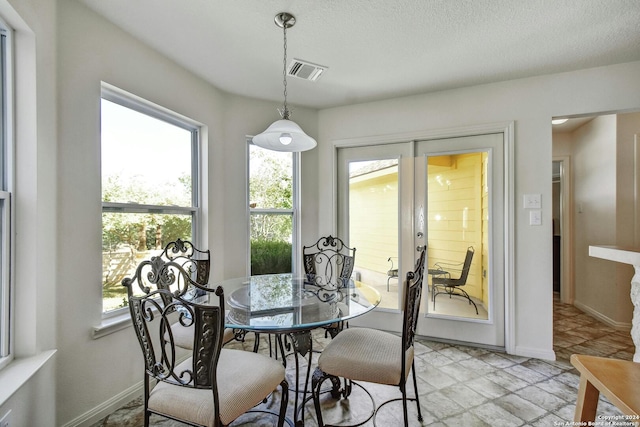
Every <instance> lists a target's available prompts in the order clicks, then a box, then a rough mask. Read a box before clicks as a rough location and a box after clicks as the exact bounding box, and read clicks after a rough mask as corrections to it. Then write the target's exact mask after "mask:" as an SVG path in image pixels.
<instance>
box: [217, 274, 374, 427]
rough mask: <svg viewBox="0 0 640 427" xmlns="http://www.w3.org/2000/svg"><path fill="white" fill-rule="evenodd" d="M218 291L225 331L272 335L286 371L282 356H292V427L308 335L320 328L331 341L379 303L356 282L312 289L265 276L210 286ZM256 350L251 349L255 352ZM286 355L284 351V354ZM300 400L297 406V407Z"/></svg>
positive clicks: (309, 349) (295, 280) (309, 348)
mask: <svg viewBox="0 0 640 427" xmlns="http://www.w3.org/2000/svg"><path fill="white" fill-rule="evenodd" d="M217 286H222V288H223V289H224V294H225V300H226V301H225V308H226V311H227V315H226V320H225V327H227V328H232V329H234V330H235V331H236V335H237V336H242V334H244V333H246V332H255V333H256V334H257V335H256V341H257V340H258V339H259V338H258V337H259V334H261V333H263V334H274V335H275V337H276V343H277V346H278V348H279V349H280V353H281V354H282V355H284V356H283V357H282V359H283V364H284V365H285V367H286V363H287V362H286V359H287V358H286V355H287V354H289V355H291V354H293V355H294V356H295V363H296V378H297V381H296V385H295V403H294V405H295V406H294V423H295V424H296V425H302V423H303V419H302V418H303V417H300V419H299V417H298V413H299V410H300V411H301V410H302V405H304V403H305V401H306V395H307V388H308V382H309V375H310V372H311V361H312V355H313V340H312V338H311V331H312V330H314V329H317V328H325V329H326V331H328V333H330V334H331V335H332V336H335V334H337V333H338V332H339V331H340V330H341V329H342V327H343V325H344V322H346V321H348V320H350V319H353V318H355V317H358V316H361V315H363V314H365V313H368V312H369V311H371V310H373V309H374V308H375V307H376V306H377V305H378V304H379V303H380V293H379V292H378V291H377V290H376V289H375V288H373V287H372V286H369V285H366V284H364V283H362V282H360V281H356V280H352V279H349V280H345V281H344V282H340V283H339V284H329V285H324V286H317V285H315V284H314V283H313V281H312V280H309V278H303V277H295V276H293V275H292V274H268V275H259V276H250V277H242V278H235V279H228V280H224V281H221V282H218V283H213V284H210V287H212V288H215V287H217ZM255 349H256V350H257V346H256V348H255ZM285 350H286V351H285ZM276 354H277V350H276ZM299 356H301V357H308V363H307V370H306V377H305V379H304V382H303V384H304V385H303V390H302V391H301V390H300V381H299V373H300V372H299V371H300V365H299V361H298V357H299ZM299 394H302V400H301V401H300V402H301V405H300V406H299V405H298V402H299Z"/></svg>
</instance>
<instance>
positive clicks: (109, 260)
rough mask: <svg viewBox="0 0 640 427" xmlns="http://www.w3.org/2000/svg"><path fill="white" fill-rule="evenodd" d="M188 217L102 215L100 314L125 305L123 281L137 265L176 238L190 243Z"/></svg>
mask: <svg viewBox="0 0 640 427" xmlns="http://www.w3.org/2000/svg"><path fill="white" fill-rule="evenodd" d="M192 222H193V221H192V217H191V215H167V214H151V213H148V214H137V213H103V214H102V296H103V311H105V312H106V311H110V310H114V309H117V308H120V307H124V306H125V305H126V297H127V292H126V289H125V288H124V287H123V286H122V284H121V282H122V279H124V278H125V277H131V276H133V274H134V273H135V269H136V267H137V266H138V264H139V263H140V262H141V261H143V260H145V259H150V258H151V257H152V256H154V255H157V254H159V253H160V252H161V251H162V249H163V248H164V246H165V245H166V244H167V243H169V242H172V241H174V240H176V239H178V238H181V239H183V240H192V238H191V237H192V236H191V229H192V228H191V227H192Z"/></svg>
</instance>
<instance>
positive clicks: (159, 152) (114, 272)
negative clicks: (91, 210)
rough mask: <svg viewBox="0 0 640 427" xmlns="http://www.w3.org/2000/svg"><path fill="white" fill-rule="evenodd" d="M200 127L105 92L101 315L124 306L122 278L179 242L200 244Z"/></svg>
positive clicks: (138, 101)
mask: <svg viewBox="0 0 640 427" xmlns="http://www.w3.org/2000/svg"><path fill="white" fill-rule="evenodd" d="M198 133H199V132H198V126H197V125H196V124H195V123H193V122H191V121H189V120H188V119H185V118H184V117H182V116H179V115H177V114H174V113H172V112H169V111H167V110H165V109H163V108H160V107H158V106H155V105H152V104H151V103H149V102H146V101H144V100H141V99H139V98H137V97H134V96H132V95H129V94H126V93H124V92H122V91H120V90H117V89H115V88H113V87H111V86H107V85H106V84H103V87H102V99H101V153H102V157H101V166H102V301H103V305H102V310H103V315H104V316H107V317H109V316H111V315H114V314H119V313H120V312H121V309H122V308H124V307H125V306H126V305H127V298H126V290H125V288H124V287H123V286H122V285H121V282H122V279H123V278H124V277H128V276H129V277H130V276H132V275H133V273H134V271H135V268H136V267H137V265H138V264H139V263H140V261H142V260H144V259H149V258H150V257H151V256H154V255H157V254H159V253H160V252H161V251H162V249H163V248H164V246H165V245H166V244H167V243H168V242H171V241H174V240H176V239H178V238H181V239H183V240H189V241H192V242H193V243H194V244H195V245H199V242H198V239H197V237H198V228H199V223H200V219H199V217H200V210H199V208H198V206H199V191H198V188H199V185H198V184H199V183H198V176H199V173H198V165H199V160H198V159H199V156H198V152H199V150H198V139H199V137H198Z"/></svg>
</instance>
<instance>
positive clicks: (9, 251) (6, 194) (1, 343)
mask: <svg viewBox="0 0 640 427" xmlns="http://www.w3.org/2000/svg"><path fill="white" fill-rule="evenodd" d="M0 34H1V35H2V43H1V44H2V46H1V48H0V54H1V58H0V66H1V67H2V74H1V76H2V77H3V79H2V81H1V82H0V86H1V87H0V102H2V109H1V113H2V116H1V117H0V120H1V121H2V126H1V131H2V132H1V134H0V150H1V154H0V161H1V162H2V163H3V164H2V165H1V168H2V170H3V172H4V175H3V176H2V177H0V182H1V184H2V185H1V186H0V271H1V274H0V305H1V308H2V310H1V312H0V369H2V368H3V367H5V366H6V365H8V364H9V362H11V360H13V356H14V350H13V344H14V341H15V340H14V336H13V332H14V331H15V327H14V326H15V324H14V319H15V313H14V311H15V303H14V301H15V297H14V294H15V292H14V291H13V289H12V287H13V274H12V271H13V262H14V259H13V258H14V257H13V254H14V253H15V251H14V250H13V249H14V239H13V234H14V230H15V226H14V225H15V222H14V218H15V214H14V207H13V205H12V203H11V199H12V191H13V190H14V176H15V175H14V173H15V169H14V149H15V142H14V115H13V114H14V110H13V107H14V86H13V30H12V29H11V27H9V25H7V23H6V22H5V21H4V20H3V19H2V18H0ZM3 231H4V232H3Z"/></svg>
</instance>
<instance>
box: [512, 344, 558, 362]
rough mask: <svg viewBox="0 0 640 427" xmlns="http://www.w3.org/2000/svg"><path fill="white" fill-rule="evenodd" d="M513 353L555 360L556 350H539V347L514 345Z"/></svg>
mask: <svg viewBox="0 0 640 427" xmlns="http://www.w3.org/2000/svg"><path fill="white" fill-rule="evenodd" d="M515 355H516V356H521V357H531V358H534V359H542V360H556V352H555V351H553V350H540V349H539V348H528V347H520V346H516V348H515Z"/></svg>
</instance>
